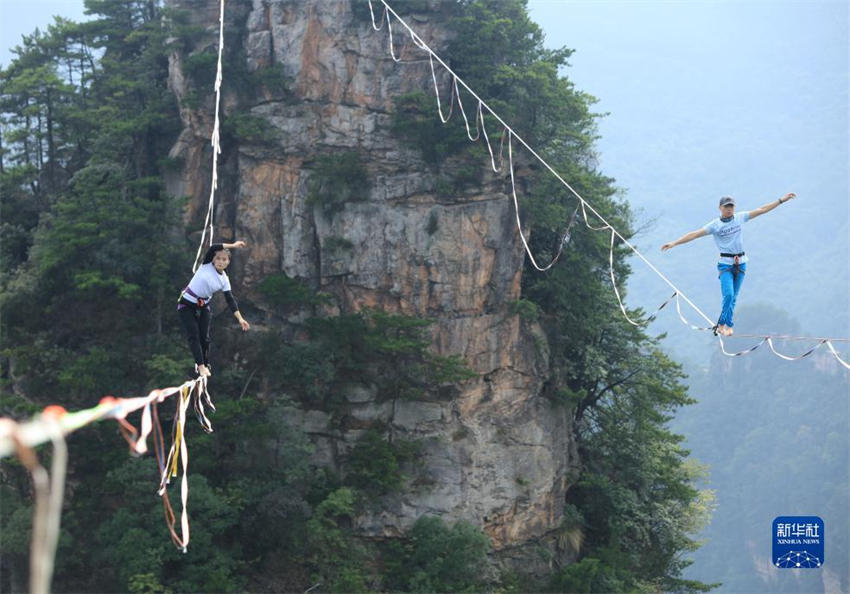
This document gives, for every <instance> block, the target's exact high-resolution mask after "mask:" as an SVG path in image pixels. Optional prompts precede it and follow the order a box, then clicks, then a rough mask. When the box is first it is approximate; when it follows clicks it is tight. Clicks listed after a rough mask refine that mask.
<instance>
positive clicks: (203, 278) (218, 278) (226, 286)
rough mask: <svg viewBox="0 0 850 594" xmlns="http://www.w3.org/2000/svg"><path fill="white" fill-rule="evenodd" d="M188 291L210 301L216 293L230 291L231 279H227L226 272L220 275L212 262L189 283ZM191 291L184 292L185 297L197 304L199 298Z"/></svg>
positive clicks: (202, 267)
mask: <svg viewBox="0 0 850 594" xmlns="http://www.w3.org/2000/svg"><path fill="white" fill-rule="evenodd" d="M188 289H189V291H191V292H192V293H194V294H195V295H197V296H198V297H200V298H201V299H203V300H204V301H209V300H210V299H212V296H213V294H214V293H215V292H217V291H229V290H230V279H229V278H227V273H226V272H224V271H222V272H221V273H219V272H218V271H217V270H216V269H215V266H213V264H212V262H210V263H208V264H203V265H201V267H200V268H198V271H197V272H196V273H195V276H193V277H192V280H190V281H189V285H188ZM189 291H184V292H183V297H185V299H186V301H191V302H192V303H197V302H198V300H197V298H195V297H194V296H193V295H192V293H190V292H189Z"/></svg>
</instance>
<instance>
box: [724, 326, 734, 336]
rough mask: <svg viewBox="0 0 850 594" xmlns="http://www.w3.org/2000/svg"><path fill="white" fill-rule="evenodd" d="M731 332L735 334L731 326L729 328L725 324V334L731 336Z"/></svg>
mask: <svg viewBox="0 0 850 594" xmlns="http://www.w3.org/2000/svg"><path fill="white" fill-rule="evenodd" d="M733 334H735V331H734V330H732V328H730V327H729V326H726V330H725V335H726V336H732V335H733Z"/></svg>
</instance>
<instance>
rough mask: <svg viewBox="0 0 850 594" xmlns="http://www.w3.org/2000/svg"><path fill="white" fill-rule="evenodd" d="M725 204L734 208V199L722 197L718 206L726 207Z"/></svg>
mask: <svg viewBox="0 0 850 594" xmlns="http://www.w3.org/2000/svg"><path fill="white" fill-rule="evenodd" d="M727 204H731V205H732V206H735V199H734V198H732V196H724V197H723V198H721V199H720V206H726V205H727Z"/></svg>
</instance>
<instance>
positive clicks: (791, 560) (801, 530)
mask: <svg viewBox="0 0 850 594" xmlns="http://www.w3.org/2000/svg"><path fill="white" fill-rule="evenodd" d="M772 541H773V559H772V560H773V565H774V566H775V567H778V568H780V569H817V568H819V567H821V566H823V560H824V557H823V543H824V535H823V520H821V519H820V518H819V517H817V516H779V517H778V518H776V519H775V520H773V534H772Z"/></svg>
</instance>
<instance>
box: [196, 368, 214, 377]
mask: <svg viewBox="0 0 850 594" xmlns="http://www.w3.org/2000/svg"><path fill="white" fill-rule="evenodd" d="M198 375H200V376H201V377H209V376H211V375H212V372H211V371H210V370H209V369H208V368H207V366H206V365H198Z"/></svg>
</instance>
